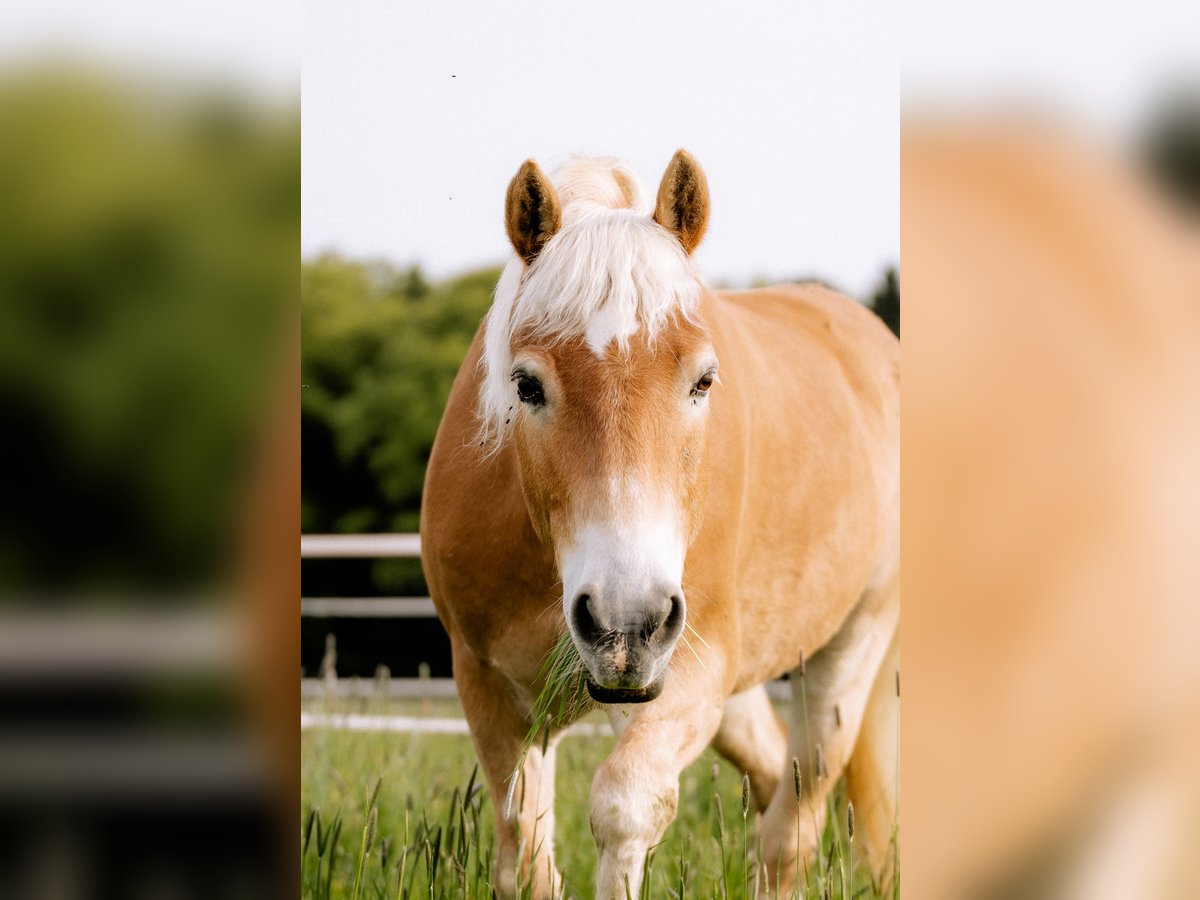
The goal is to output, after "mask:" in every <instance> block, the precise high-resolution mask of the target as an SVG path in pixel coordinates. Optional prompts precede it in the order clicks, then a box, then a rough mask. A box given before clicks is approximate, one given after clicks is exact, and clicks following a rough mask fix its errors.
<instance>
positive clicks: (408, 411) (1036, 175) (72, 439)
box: [0, 0, 1200, 898]
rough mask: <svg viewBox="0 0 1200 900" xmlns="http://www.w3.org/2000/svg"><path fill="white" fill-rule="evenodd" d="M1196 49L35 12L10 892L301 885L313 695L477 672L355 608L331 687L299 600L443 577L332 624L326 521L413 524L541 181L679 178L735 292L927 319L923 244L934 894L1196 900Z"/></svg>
mask: <svg viewBox="0 0 1200 900" xmlns="http://www.w3.org/2000/svg"><path fill="white" fill-rule="evenodd" d="M1197 35H1200V24H1198V23H1197V22H1196V9H1195V8H1194V7H1190V6H1187V5H1184V4H1176V3H1163V4H1151V5H1149V6H1147V5H1146V4H1141V5H1139V7H1137V8H1136V9H1132V10H1125V11H1121V10H1107V11H1102V10H1097V9H1096V8H1094V7H1089V6H1085V5H1083V4H1061V5H1053V6H1051V7H1047V6H1046V5H1045V4H1038V5H1032V4H1026V5H1017V6H1013V5H1012V4H1009V5H1006V6H1005V7H1004V8H1003V9H995V10H990V11H980V10H968V9H966V8H965V7H964V8H962V9H960V8H959V7H958V6H954V5H948V4H938V3H933V4H914V3H906V4H904V5H903V6H902V7H900V8H896V9H892V8H888V9H887V10H886V11H884V12H881V11H880V9H877V8H869V7H867V6H860V5H857V4H849V5H847V4H836V5H835V4H815V5H813V4H810V5H806V6H805V7H803V8H795V9H793V8H792V7H790V6H787V7H785V6H784V5H782V4H756V5H755V6H754V7H753V9H752V10H750V11H744V10H739V11H738V12H737V13H736V14H735V13H734V12H732V11H728V10H721V11H720V12H710V11H707V10H703V9H700V10H697V8H695V7H694V6H692V5H688V6H687V7H686V8H685V7H684V6H682V5H679V4H674V5H672V4H664V5H656V7H655V8H654V9H653V10H639V9H637V8H635V7H634V6H633V5H616V6H606V7H605V8H604V11H603V14H600V13H582V12H581V13H570V12H568V11H566V10H562V9H559V8H558V7H556V6H553V5H550V4H542V5H535V6H533V7H531V9H530V11H529V14H528V15H527V16H523V17H517V16H513V17H511V19H510V18H509V17H502V16H499V15H497V14H495V13H494V12H492V11H489V10H485V9H484V8H482V5H481V4H457V3H456V4H440V5H439V6H438V7H437V9H429V8H424V7H422V8H420V9H418V8H417V7H415V6H410V5H404V4H394V5H383V4H379V5H374V6H372V5H369V4H367V5H357V4H356V5H355V6H354V8H353V9H348V8H347V7H346V6H345V5H344V4H341V5H335V4H332V3H315V2H314V3H307V4H305V5H304V7H303V8H302V10H301V11H300V14H299V15H298V14H297V11H296V9H295V8H294V7H291V6H287V5H278V4H275V3H262V2H256V3H251V4H246V3H241V4H227V3H223V2H220V0H218V2H215V3H214V2H211V0H210V2H206V3H204V4H200V3H192V2H185V3H176V4H171V6H170V9H163V8H161V7H159V6H156V5H152V4H147V3H140V2H118V3H116V4H108V5H104V6H102V7H98V6H89V5H84V4H80V3H78V2H73V0H47V2H43V3H39V4H36V5H33V4H8V5H7V6H5V7H4V8H3V9H2V10H0V135H3V139H0V230H2V231H3V239H2V240H0V402H2V405H0V409H2V410H3V412H4V414H5V424H6V428H5V431H4V434H5V437H6V438H7V440H5V442H4V447H5V449H6V450H7V453H6V454H5V458H7V459H9V460H10V463H9V465H8V466H7V468H6V472H5V476H4V478H3V479H2V484H3V488H2V489H0V490H2V493H0V896H4V897H10V896H12V897H27V896H29V897H92V896H96V897H108V896H120V897H126V896H129V897H192V896H195V897H214V896H221V897H225V896H228V897H241V896H246V897H259V896H274V895H276V894H281V895H284V896H295V895H296V893H297V890H296V882H297V868H298V867H297V866H296V865H295V856H296V850H295V848H294V847H293V843H294V837H295V831H294V829H295V827H296V823H297V822H298V821H299V804H298V801H297V798H296V789H295V786H296V784H297V783H298V762H297V759H296V747H297V743H298V731H299V722H298V716H297V712H298V705H299V698H298V697H297V692H296V674H297V671H298V670H299V671H300V672H301V674H308V675H310V676H312V675H315V674H317V673H318V672H319V669H320V666H321V663H322V662H323V661H324V660H326V659H327V658H328V654H327V653H326V644H325V635H326V634H330V633H334V634H337V636H338V637H339V638H341V640H342V646H341V653H342V658H341V659H338V660H337V663H336V664H337V666H338V668H339V669H342V668H343V667H346V670H347V671H350V672H358V673H361V674H367V673H369V672H371V671H373V670H374V667H375V666H376V665H377V664H378V663H380V662H384V663H386V664H387V665H389V666H394V667H395V668H396V669H397V671H398V672H399V671H409V670H410V669H411V667H412V666H413V664H414V663H415V662H416V661H418V660H420V659H425V658H427V656H428V658H431V659H433V660H434V663H435V664H436V660H437V657H436V654H437V653H438V652H439V651H438V650H437V645H436V644H433V643H432V641H433V640H434V637H436V636H440V631H438V630H437V626H436V625H435V624H430V623H427V624H430V627H431V628H432V629H433V630H431V631H429V632H420V631H412V632H411V633H412V634H415V635H418V638H417V640H418V641H422V642H424V641H425V639H426V637H428V639H429V642H430V643H429V644H428V647H429V648H430V649H429V650H428V651H427V654H426V655H422V654H416V653H414V652H412V651H411V650H407V649H397V648H398V647H400V648H403V647H404V645H403V644H402V643H400V642H401V641H402V640H403V639H404V638H403V635H405V634H408V633H410V629H414V628H416V627H417V626H416V625H415V624H414V623H412V622H407V623H405V624H404V626H403V627H402V628H398V629H396V631H395V632H394V635H389V636H388V637H387V638H386V639H382V640H380V639H379V638H377V637H376V638H373V637H372V636H371V635H362V634H360V635H355V634H352V633H351V631H352V629H353V628H355V627H361V626H359V625H356V624H354V623H353V622H352V621H350V620H347V621H341V620H337V619H333V620H328V619H326V620H320V619H318V620H316V621H314V622H306V625H305V631H304V635H303V638H304V640H303V645H304V655H303V658H300V654H299V652H298V648H299V647H300V646H301V643H302V641H301V628H300V621H299V618H298V617H297V616H296V611H297V598H298V597H300V596H301V594H304V595H305V596H310V595H311V596H313V597H317V598H321V597H326V598H328V597H331V596H333V595H334V594H337V595H339V596H340V595H343V594H351V595H374V596H390V595H393V594H400V595H409V594H411V595H420V594H421V593H423V586H422V584H421V583H420V581H419V571H418V569H417V567H416V564H415V563H414V562H411V561H405V560H392V561H379V560H374V559H359V560H319V559H312V560H310V561H308V562H306V563H305V564H304V565H305V568H304V570H303V580H304V583H303V587H302V586H301V582H300V573H299V572H298V570H297V566H296V564H295V538H296V534H297V532H298V531H300V530H303V531H305V532H341V533H361V532H377V531H379V532H382V531H388V532H395V531H400V532H404V531H411V530H412V529H413V528H414V527H415V522H416V518H415V515H416V505H415V504H416V498H417V497H418V496H419V488H420V478H421V470H422V467H423V464H424V459H425V455H426V454H427V452H428V445H429V441H430V440H431V438H432V433H433V429H434V427H435V426H436V420H437V417H438V413H439V411H440V404H441V402H442V399H443V398H444V395H445V391H446V390H447V389H448V385H449V380H450V378H451V377H452V376H453V372H454V370H455V368H456V366H457V360H458V358H459V357H460V356H461V354H462V352H463V350H464V349H465V346H466V342H467V341H468V340H469V336H470V334H471V332H472V331H473V329H474V327H475V324H476V323H477V321H478V319H479V317H480V316H481V315H482V313H483V311H484V309H485V308H486V306H487V303H488V300H489V296H490V290H491V284H492V281H493V279H494V277H495V271H496V268H495V267H496V266H498V265H499V263H500V262H501V261H502V260H503V258H504V257H505V255H506V253H507V248H506V247H505V245H504V240H503V231H502V228H501V226H500V208H501V207H500V201H501V198H502V196H503V190H504V187H505V185H506V184H507V180H508V178H509V177H510V176H511V174H512V172H513V171H515V168H516V167H517V165H519V163H520V162H521V161H522V160H523V159H524V158H526V157H530V156H532V157H535V158H537V159H538V160H539V161H541V162H543V163H547V164H552V163H553V161H554V159H555V158H556V156H558V155H560V154H563V153H566V152H569V151H584V152H597V153H612V154H619V155H622V156H625V157H627V158H629V159H630V160H631V161H632V162H633V164H634V166H635V168H636V169H637V170H638V171H639V172H640V173H641V174H642V177H643V179H644V181H645V182H646V184H647V186H648V187H649V188H650V189H653V186H654V185H655V184H656V182H657V178H658V176H659V174H660V173H661V169H662V167H663V166H664V165H665V163H666V161H667V160H668V159H669V157H670V154H671V152H673V150H674V149H675V148H676V147H677V146H681V145H682V146H686V147H688V148H689V149H691V150H692V151H693V152H694V153H696V154H697V156H698V157H699V159H700V160H701V162H702V163H703V164H704V165H705V167H706V169H707V171H708V174H709V178H710V182H711V183H712V186H713V192H714V213H713V225H712V231H711V233H710V235H709V238H708V240H707V241H706V243H705V245H704V246H703V248H702V250H701V251H700V252H701V256H700V257H699V259H700V263H701V266H702V268H703V269H704V271H705V272H706V273H707V274H708V276H709V277H710V279H711V280H712V281H713V282H714V283H715V284H718V285H719V284H731V285H745V284H751V283H754V282H755V281H758V280H764V281H776V280H790V279H796V278H812V277H815V278H819V279H821V280H824V281H827V282H829V283H831V284H832V285H833V286H835V287H838V288H840V289H842V290H844V291H846V292H848V293H849V294H851V295H852V296H854V297H855V298H857V299H859V300H860V301H863V302H869V303H873V304H875V305H876V307H877V309H879V311H880V312H881V314H883V315H884V316H885V318H886V319H887V320H888V321H889V322H890V323H891V324H893V325H894V327H897V328H898V303H899V299H898V298H899V288H898V276H897V275H894V274H889V271H890V270H895V272H896V273H898V272H899V267H898V262H899V249H900V238H899V235H900V233H901V231H903V235H904V238H903V240H904V255H905V275H904V277H905V279H906V281H905V291H906V307H905V356H906V364H905V380H906V387H905V421H906V435H905V451H904V452H905V473H906V474H905V491H906V501H905V513H904V515H905V523H906V524H905V538H904V540H905V548H904V558H905V563H904V565H905V570H906V576H905V578H906V590H905V600H904V603H905V612H904V628H903V633H904V635H905V638H904V649H903V652H904V658H905V679H904V684H905V690H904V697H903V709H904V726H903V736H904V746H903V754H904V767H903V769H902V771H903V778H904V791H905V793H906V794H907V795H908V797H910V798H920V801H921V802H920V803H916V802H910V803H909V804H908V805H907V806H906V808H905V826H904V832H903V838H902V840H903V842H904V844H905V860H906V873H905V884H906V888H905V890H906V892H911V894H912V896H919V897H923V898H929V897H934V898H936V897H955V896H988V897H1030V896H1084V897H1092V896H1106V895H1120V896H1189V889H1190V888H1193V887H1194V878H1193V877H1191V873H1190V870H1189V869H1188V868H1187V866H1186V862H1187V852H1188V850H1189V849H1190V847H1192V846H1194V845H1195V838H1196V836H1197V835H1198V834H1200V826H1198V822H1200V815H1198V814H1197V810H1200V805H1197V804H1196V803H1195V802H1194V801H1195V798H1196V797H1197V794H1198V791H1197V783H1198V782H1200V773H1198V771H1197V766H1196V764H1195V760H1196V759H1197V758H1200V754H1197V752H1195V751H1196V747H1197V744H1196V741H1195V737H1196V734H1197V732H1198V731H1200V728H1197V722H1196V716H1197V710H1200V702H1197V692H1196V687H1197V684H1198V683H1200V680H1198V678H1197V673H1196V669H1195V658H1196V655H1195V653H1194V640H1193V638H1194V635H1195V634H1196V633H1198V632H1197V625H1198V624H1200V623H1197V622H1196V597H1197V596H1200V588H1198V587H1197V585H1196V571H1197V569H1196V566H1195V561H1194V560H1195V535H1196V534H1197V533H1200V528H1198V527H1197V523H1196V521H1195V513H1196V510H1197V509H1200V497H1198V496H1197V490H1196V488H1197V485H1196V479H1197V467H1196V465H1195V460H1196V459H1197V458H1200V441H1197V440H1196V434H1197V429H1196V413H1197V410H1200V401H1198V400H1197V397H1200V390H1198V389H1197V383H1198V379H1197V376H1196V364H1197V361H1200V339H1198V337H1197V318H1196V297H1197V296H1200V291H1198V290H1197V287H1196V285H1197V277H1196V267H1195V266H1196V263H1195V260H1196V259H1197V258H1200V255H1198V254H1197V253H1196V209H1197V198H1198V197H1200V178H1198V174H1197V173H1198V171H1200V115H1198V113H1197V92H1196V85H1197V79H1196V70H1195V60H1196V59H1197V58H1200V49H1198V48H1197V47H1196V41H1197ZM302 45H303V55H304V57H305V66H306V75H305V86H304V114H305V115H304V118H305V122H304V133H303V150H304V153H303V163H302V160H301V129H300V122H299V115H298V112H299V108H298V99H299V91H300V89H299V78H298V70H299V61H300V57H301V52H302ZM835 63H836V64H835ZM901 80H902V81H903V83H904V85H905V96H904V102H905V107H906V108H905V116H906V138H905V140H906V141H909V140H910V139H911V140H913V141H915V142H914V143H906V145H905V147H906V149H905V151H904V173H903V177H904V178H905V179H906V181H905V188H904V190H905V220H904V222H903V225H902V226H901V222H900V205H899V196H900V193H899V191H900V178H901V171H900V158H901V155H900V152H899V142H900V126H899V120H898V115H899V97H900V90H899V87H898V84H899V83H900V81H901ZM997 122H999V123H1000V126H1001V127H995V125H996V123H997ZM985 125H986V126H987V127H983V126H985ZM989 154H992V155H991V156H989ZM909 173H911V174H912V176H913V179H914V180H912V181H911V182H910V181H908V180H907V179H908V177H909ZM301 183H303V189H304V216H303V230H301V223H300V190H299V188H300V185H301ZM980 186H990V188H989V189H990V190H991V191H992V193H991V194H988V195H987V197H986V198H981V197H979V196H976V195H975V194H973V193H972V192H978V190H979V188H980ZM1010 196H1011V197H1012V198H1015V199H1013V201H1012V203H1011V204H1010V205H1009V206H1004V201H1005V198H1006V197H1010ZM443 197H444V199H443ZM1089 198H1090V199H1089ZM983 199H986V200H987V202H986V203H985V202H982V200H983ZM1085 201H1087V202H1085ZM910 212H911V218H910V217H909V214H910ZM997 223H1002V226H1003V227H1001V225H999V224H997ZM298 250H299V255H300V257H301V263H300V265H299V266H297V251H298ZM1009 251H1011V252H1009ZM951 265H953V268H952V269H951V268H950V266H951ZM1014 299H1015V300H1018V301H1020V302H1014ZM299 307H302V308H303V316H302V317H298V316H297V309H298V308H299ZM922 310H924V312H922ZM1048 336H1049V337H1048ZM298 337H300V338H301V339H300V340H298ZM1051 338H1053V339H1051ZM1021 373H1025V374H1023V375H1022V377H1020V378H1016V377H1014V375H1015V374H1021ZM1068 388H1069V389H1068ZM297 393H299V394H300V401H299V402H297ZM1033 399H1041V400H1043V401H1044V402H1043V404H1042V405H1040V406H1037V405H1031V404H1030V402H1029V401H1031V400H1033ZM910 423H911V424H910ZM1056 429H1057V430H1056ZM297 435H300V436H301V437H300V439H299V440H297V437H296V436H297ZM1131 437H1132V438H1136V440H1132V439H1131ZM298 444H300V445H302V448H303V454H304V478H303V482H302V492H298V491H297V490H296V485H297V484H301V480H300V473H299V459H298V457H299V453H298V446H297V445H298ZM1014 460H1017V461H1022V460H1023V461H1024V467H1022V466H1021V465H1016V464H1014ZM1083 463H1088V464H1089V465H1087V466H1085V465H1082V464H1083ZM1147 473H1149V474H1152V475H1155V476H1156V478H1155V479H1153V480H1148V479H1147ZM951 476H953V477H951ZM1056 486H1057V487H1059V488H1064V487H1069V488H1070V491H1068V492H1066V493H1055V492H1054V490H1052V488H1055V487H1056ZM984 488H987V491H986V492H984ZM301 493H302V495H303V496H302V497H301V496H300V494H301ZM1084 499H1089V500H1091V501H1094V502H1093V503H1084V502H1083V500H1084ZM984 525H987V526H988V527H986V528H984V527H982V526H984ZM1035 525H1036V526H1037V527H1034V526H1035ZM1135 539H1136V540H1135ZM1135 543H1136V544H1137V550H1136V553H1135V552H1133V550H1132V549H1131V547H1132V545H1133V544H1135ZM1072 553H1078V554H1079V555H1071V554H1072ZM1097 559H1102V560H1109V561H1113V565H1110V566H1109V567H1108V568H1104V567H1100V566H1097V565H1095V563H1096V560H1097ZM1080 560H1083V561H1084V562H1083V563H1081V562H1079V561H1080ZM1085 563H1086V564H1085ZM1002 576H1003V577H1002ZM1016 600H1021V601H1028V603H1025V602H1015V601H1016ZM1076 604H1078V605H1076ZM369 624H370V623H369ZM420 627H425V625H422V626H420ZM365 630H366V631H373V632H378V631H379V630H380V629H378V627H377V625H376V624H371V625H370V627H369V628H367V629H365ZM430 635H432V636H434V637H430ZM1000 638H1004V640H1000ZM372 641H374V643H372ZM1014 651H1023V652H1014ZM1033 651H1037V652H1036V653H1034V652H1033ZM335 658H336V656H335ZM406 667H408V668H406ZM1085 712H1089V713H1094V716H1091V717H1088V718H1086V719H1084V718H1081V715H1082V714H1083V713H1085ZM1068 776H1077V777H1068ZM982 788H987V790H986V791H984V790H982ZM1033 800H1036V801H1038V803H1037V804H1033V803H1032V802H1030V803H1029V804H1028V805H1026V801H1033ZM1114 811H1115V812H1114ZM1123 823H1124V824H1126V825H1128V826H1129V827H1128V829H1127V830H1125V831H1122V830H1121V829H1120V828H1119V827H1118V826H1120V825H1121V824H1123ZM1089 860H1090V861H1091V862H1093V863H1096V861H1097V860H1098V861H1100V862H1104V861H1108V862H1110V863H1111V864H1112V868H1110V869H1107V870H1106V869H1104V867H1103V866H1099V865H1098V864H1097V865H1093V866H1091V867H1090V868H1089V866H1088V865H1087V863H1088V861H1089ZM1080 873H1082V874H1080ZM1072 877H1074V878H1075V880H1074V881H1072ZM1088 877H1090V878H1092V879H1093V880H1092V881H1088ZM1096 879H1098V883H1099V885H1100V887H1099V888H1096V887H1095V885H1096V884H1097V881H1096ZM1064 885H1067V887H1064ZM1130 885H1133V887H1130Z"/></svg>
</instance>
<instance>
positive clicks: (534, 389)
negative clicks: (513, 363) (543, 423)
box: [516, 373, 546, 406]
mask: <svg viewBox="0 0 1200 900" xmlns="http://www.w3.org/2000/svg"><path fill="white" fill-rule="evenodd" d="M516 381H517V398H518V399H519V400H520V401H521V402H522V403H528V404H529V405H530V406H541V405H542V404H543V403H545V402H546V395H545V394H544V393H542V383H541V382H540V381H538V380H537V379H536V378H534V377H533V376H532V375H526V374H524V373H521V374H520V375H518V376H517V378H516Z"/></svg>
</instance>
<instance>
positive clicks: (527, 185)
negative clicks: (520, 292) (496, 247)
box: [504, 159, 562, 265]
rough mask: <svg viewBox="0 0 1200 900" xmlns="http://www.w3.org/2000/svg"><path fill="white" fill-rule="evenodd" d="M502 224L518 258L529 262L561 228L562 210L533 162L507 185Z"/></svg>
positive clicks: (529, 161)
mask: <svg viewBox="0 0 1200 900" xmlns="http://www.w3.org/2000/svg"><path fill="white" fill-rule="evenodd" d="M504 225H505V227H506V228H507V229H508V239H509V240H510V241H512V245H513V249H514V250H516V251H517V256H519V257H521V259H523V260H525V264H526V265H529V264H530V263H532V262H533V261H534V260H535V259H536V258H537V255H538V254H539V253H541V251H542V247H544V246H545V244H546V241H548V240H550V238H552V237H554V235H555V233H556V232H557V231H558V229H559V228H560V227H561V226H562V208H561V207H560V206H559V204H558V196H557V195H556V194H555V193H554V188H553V187H552V186H551V184H550V181H549V179H547V178H546V176H545V175H543V174H542V170H541V169H539V168H538V164H537V163H535V162H534V161H533V160H532V159H527V160H525V163H524V165H522V166H521V168H520V169H519V170H518V171H517V174H516V176H515V177H514V178H513V180H512V181H510V182H509V183H508V197H507V198H506V199H505V203H504Z"/></svg>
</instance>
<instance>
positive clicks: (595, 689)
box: [587, 676, 666, 703]
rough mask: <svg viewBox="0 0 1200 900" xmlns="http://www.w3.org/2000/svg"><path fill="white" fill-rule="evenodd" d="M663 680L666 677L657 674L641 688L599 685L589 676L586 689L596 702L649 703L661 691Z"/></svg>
mask: <svg viewBox="0 0 1200 900" xmlns="http://www.w3.org/2000/svg"><path fill="white" fill-rule="evenodd" d="M665 681H666V678H664V677H662V676H659V677H658V678H656V679H655V680H654V681H652V682H651V683H650V684H648V685H646V686H645V687H642V688H608V687H601V686H600V685H598V684H596V682H594V681H592V679H590V678H589V679H588V680H587V689H588V693H589V694H591V696H592V699H593V700H595V701H596V702H597V703H649V702H650V701H651V700H653V699H654V698H655V697H657V696H658V695H659V694H661V693H662V689H663V683H664V682H665Z"/></svg>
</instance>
